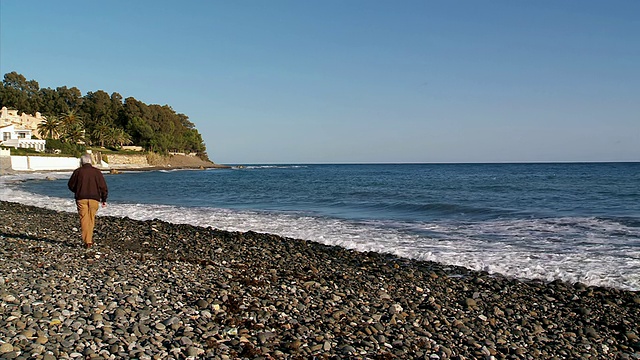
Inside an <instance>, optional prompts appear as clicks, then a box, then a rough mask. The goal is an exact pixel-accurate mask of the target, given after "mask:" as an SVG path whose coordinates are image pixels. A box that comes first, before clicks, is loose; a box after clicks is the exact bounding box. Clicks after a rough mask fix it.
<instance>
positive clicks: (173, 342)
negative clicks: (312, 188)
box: [0, 202, 640, 359]
mask: <svg viewBox="0 0 640 360" xmlns="http://www.w3.org/2000/svg"><path fill="white" fill-rule="evenodd" d="M94 241H95V243H96V245H95V246H94V247H92V248H91V249H89V250H86V249H84V248H83V247H82V246H81V240H80V232H79V220H78V218H77V214H75V213H67V212H56V211H52V210H47V209H42V208H37V207H31V206H25V205H21V204H17V203H10V202H0V244H1V245H2V246H1V247H0V264H1V266H0V358H3V359H314V358H315V359H343V358H346V359H640V293H638V292H633V291H625V290H620V289H615V288H602V287H589V286H586V285H584V284H580V283H577V284H569V283H564V282H560V281H555V282H551V283H545V282H541V281H527V280H518V279H512V278H506V277H503V276H500V275H495V274H493V275H492V274H488V273H483V272H475V271H471V270H468V269H465V268H461V267H454V266H445V265H441V264H438V263H435V262H423V261H415V260H408V259H404V258H399V257H395V256H391V255H385V254H379V253H373V252H367V253H363V252H357V251H353V250H347V249H344V248H340V247H334V246H326V245H321V244H318V243H314V242H310V241H303V240H296V239H291V238H284V237H280V236H276V235H270V234H263V233H255V232H226V231H221V230H217V229H214V228H203V227H196V226H191V225H181V224H171V223H167V222H163V221H159V220H149V221H137V220H132V219H129V218H119V217H107V216H99V217H98V218H97V221H96V230H95V235H94Z"/></svg>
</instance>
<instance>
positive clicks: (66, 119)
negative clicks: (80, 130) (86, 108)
mask: <svg viewBox="0 0 640 360" xmlns="http://www.w3.org/2000/svg"><path fill="white" fill-rule="evenodd" d="M60 118H61V120H62V124H63V126H64V127H73V126H74V125H75V124H80V125H81V126H82V125H83V123H82V117H81V116H80V115H78V113H76V111H75V110H69V111H67V112H66V113H64V114H62V115H60Z"/></svg>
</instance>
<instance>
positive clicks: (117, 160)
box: [107, 154, 150, 168]
mask: <svg viewBox="0 0 640 360" xmlns="http://www.w3.org/2000/svg"><path fill="white" fill-rule="evenodd" d="M107 159H108V160H109V165H110V166H111V167H112V168H116V167H135V168H141V167H147V166H150V165H149V161H148V160H147V156H146V155H121V154H107Z"/></svg>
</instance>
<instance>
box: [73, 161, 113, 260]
mask: <svg viewBox="0 0 640 360" xmlns="http://www.w3.org/2000/svg"><path fill="white" fill-rule="evenodd" d="M80 164H81V166H80V167H79V168H77V169H76V170H75V171H74V172H73V174H72V175H71V178H70V179H69V183H68V186H69V190H71V191H72V192H73V193H74V194H75V199H76V207H77V208H78V215H80V228H81V229H82V242H83V243H84V246H85V248H87V249H88V248H90V247H91V246H92V245H93V227H94V225H95V219H96V212H98V207H99V205H100V203H102V207H103V208H104V207H106V206H107V194H108V189H107V182H106V181H105V180H104V176H102V172H101V171H100V170H98V169H96V168H94V167H93V166H92V165H91V155H90V154H84V155H82V157H81V158H80Z"/></svg>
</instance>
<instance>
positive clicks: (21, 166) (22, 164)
mask: <svg viewBox="0 0 640 360" xmlns="http://www.w3.org/2000/svg"><path fill="white" fill-rule="evenodd" d="M79 166H80V159H78V158H74V157H52V156H11V168H12V169H13V170H16V171H27V170H31V171H42V170H74V169H76V168H78V167H79Z"/></svg>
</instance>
